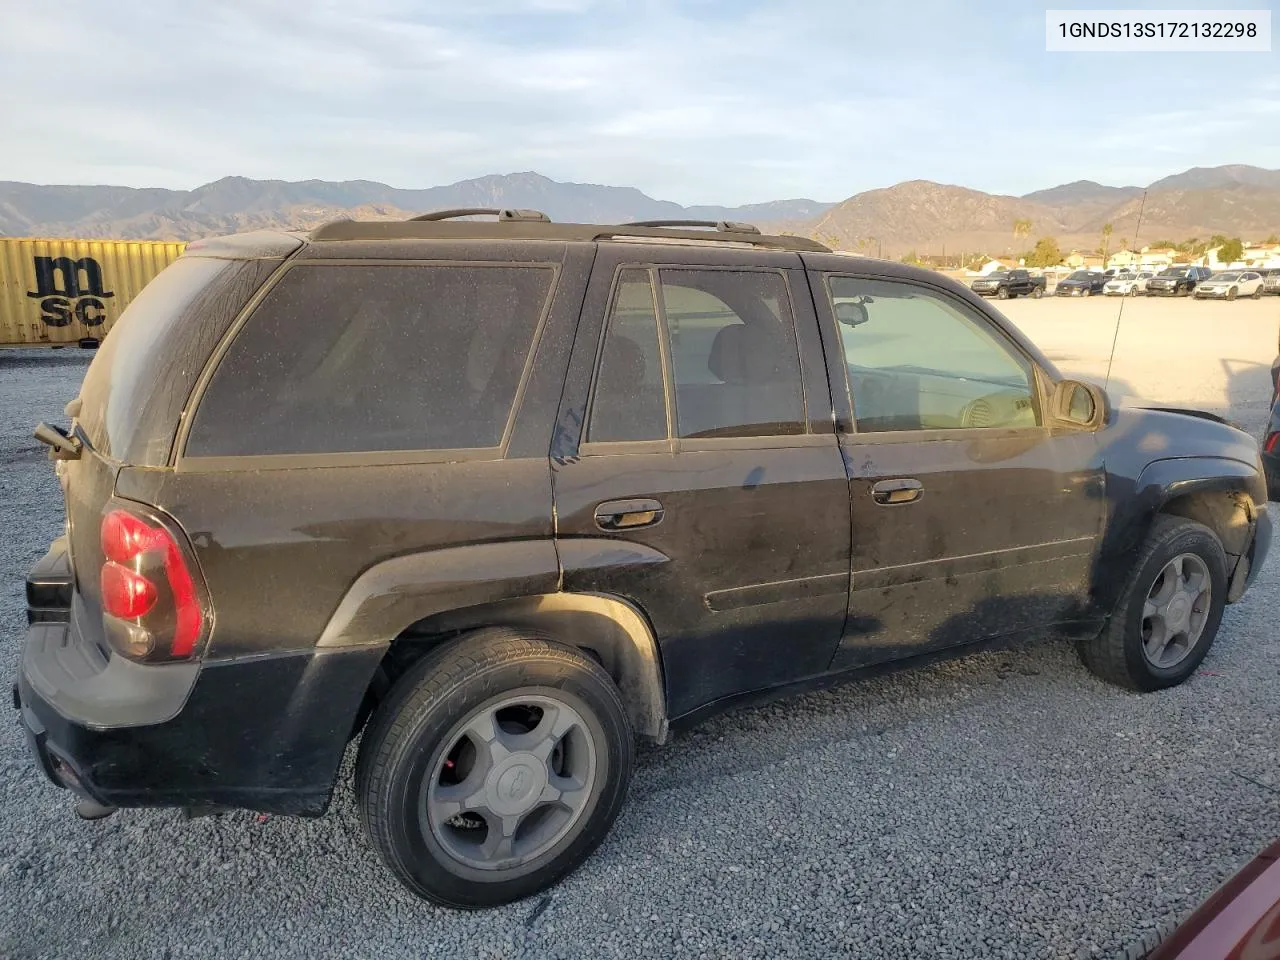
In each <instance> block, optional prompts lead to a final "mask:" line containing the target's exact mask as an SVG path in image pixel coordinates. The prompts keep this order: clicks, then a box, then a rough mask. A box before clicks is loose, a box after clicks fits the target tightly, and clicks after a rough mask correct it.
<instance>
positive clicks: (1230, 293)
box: [1227, 287, 1240, 300]
mask: <svg viewBox="0 0 1280 960" xmlns="http://www.w3.org/2000/svg"><path fill="white" fill-rule="evenodd" d="M1239 295H1240V291H1239V290H1237V289H1236V288H1235V287H1232V288H1231V289H1230V290H1228V291H1227V299H1228V300H1234V299H1235V298H1236V297H1238V296H1239Z"/></svg>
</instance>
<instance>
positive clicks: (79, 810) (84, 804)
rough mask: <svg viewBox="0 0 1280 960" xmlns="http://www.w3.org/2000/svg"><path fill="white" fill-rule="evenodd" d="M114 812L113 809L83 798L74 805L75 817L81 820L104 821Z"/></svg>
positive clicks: (114, 809)
mask: <svg viewBox="0 0 1280 960" xmlns="http://www.w3.org/2000/svg"><path fill="white" fill-rule="evenodd" d="M115 812H116V808H115V807H107V806H103V805H102V804H100V803H98V802H97V801H95V800H90V799H89V798H88V797H84V798H82V799H81V800H80V802H78V803H77V804H76V816H77V817H79V818H80V819H81V820H105V819H106V818H107V817H109V816H111V815H112V814H113V813H115Z"/></svg>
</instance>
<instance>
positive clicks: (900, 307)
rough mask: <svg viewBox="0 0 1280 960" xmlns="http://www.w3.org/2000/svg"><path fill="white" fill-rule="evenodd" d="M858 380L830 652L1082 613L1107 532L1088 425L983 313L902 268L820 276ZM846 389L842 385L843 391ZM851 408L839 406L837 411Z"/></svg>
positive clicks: (886, 652) (991, 632)
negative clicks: (1058, 418)
mask: <svg viewBox="0 0 1280 960" xmlns="http://www.w3.org/2000/svg"><path fill="white" fill-rule="evenodd" d="M814 294H815V299H816V300H817V301H818V303H819V305H820V310H821V312H822V313H823V314H825V321H824V323H825V324H826V325H825V326H824V328H823V329H824V333H828V331H829V334H830V335H829V340H828V343H829V347H830V348H831V349H830V353H831V354H833V355H834V359H835V367H836V369H834V370H833V382H835V383H838V382H840V381H841V380H844V381H845V382H847V384H848V390H849V392H850V394H851V401H852V407H851V410H850V413H851V416H850V417H849V418H848V422H846V423H844V424H843V425H842V428H841V431H840V444H841V448H842V449H843V451H844V453H845V457H846V459H847V461H848V466H849V476H850V485H849V495H850V503H851V508H850V514H851V517H852V525H853V536H852V539H853V543H852V593H851V597H850V604H849V618H848V623H847V625H846V630H845V637H844V640H843V642H842V645H841V650H840V653H839V654H838V656H837V659H836V665H837V666H865V665H869V664H874V663H877V662H881V661H886V660H893V659H899V658H902V657H907V656H912V655H915V654H920V653H927V652H930V651H932V650H936V649H940V648H944V647H950V646H955V645H958V644H964V643H969V642H973V641H977V640H983V639H987V638H991V637H998V636H1003V635H1008V634H1013V633H1018V632H1022V631H1025V630H1028V629H1030V628H1032V627H1035V626H1037V625H1044V624H1052V623H1057V622H1061V621H1063V620H1069V619H1072V618H1073V617H1074V616H1076V615H1078V614H1079V613H1080V611H1081V609H1082V607H1083V604H1084V600H1085V598H1086V596H1087V590H1088V583H1089V571H1090V566H1091V560H1092V557H1093V553H1094V550H1095V547H1096V541H1097V538H1098V536H1099V535H1100V534H1101V532H1102V524H1103V518H1104V500H1103V488H1102V469H1101V464H1100V463H1099V462H1098V456H1097V444H1096V442H1095V438H1094V436H1093V434H1092V433H1090V432H1088V431H1086V430H1082V429H1080V428H1075V427H1067V426H1063V425H1057V424H1052V423H1050V422H1048V418H1047V416H1046V413H1045V409H1044V408H1045V406H1046V404H1045V402H1044V400H1043V397H1042V393H1043V391H1042V390H1041V389H1040V387H1041V383H1042V377H1041V375H1040V374H1039V373H1038V372H1037V370H1036V366H1035V363H1034V361H1033V359H1032V358H1031V357H1030V356H1028V355H1027V354H1026V353H1025V352H1024V351H1023V350H1022V349H1021V348H1020V347H1019V346H1018V344H1017V343H1016V342H1015V341H1014V340H1013V338H1011V337H1010V336H1008V335H1007V334H1006V333H1005V331H1004V330H1002V329H1001V328H1000V326H999V324H997V323H995V322H993V320H992V318H989V317H987V316H985V315H984V314H983V313H982V312H981V311H980V310H978V309H977V308H975V307H974V306H973V305H972V304H970V303H967V302H966V301H965V300H963V299H962V298H960V297H957V296H955V295H953V294H951V293H949V292H948V291H945V290H943V289H941V288H939V287H933V286H930V285H927V284H925V283H921V282H917V281H914V280H909V279H906V278H889V277H870V276H861V277H860V276H840V275H827V276H825V277H818V276H814ZM845 399H849V398H845ZM841 419H845V418H841Z"/></svg>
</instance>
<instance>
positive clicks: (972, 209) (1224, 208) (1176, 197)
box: [791, 165, 1280, 257]
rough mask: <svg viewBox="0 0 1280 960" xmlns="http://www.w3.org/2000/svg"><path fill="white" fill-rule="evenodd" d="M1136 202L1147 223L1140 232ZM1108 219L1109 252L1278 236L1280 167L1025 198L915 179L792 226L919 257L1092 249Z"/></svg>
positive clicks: (856, 245) (1078, 187)
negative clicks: (1160, 242)
mask: <svg viewBox="0 0 1280 960" xmlns="http://www.w3.org/2000/svg"><path fill="white" fill-rule="evenodd" d="M1144 192H1145V195H1146V200H1145V205H1144V201H1143V195H1144ZM1139 209H1141V211H1142V224H1141V228H1140V233H1138V234H1137V235H1135V231H1138V230H1139V227H1138V212H1139ZM1017 220H1030V221H1031V224H1032V226H1031V230H1030V233H1029V234H1028V235H1027V236H1025V237H1024V236H1015V235H1014V222H1015V221H1017ZM1108 223H1109V224H1111V226H1112V234H1111V239H1110V241H1109V243H1110V248H1111V249H1112V250H1118V249H1120V248H1121V247H1122V245H1124V244H1128V245H1130V246H1132V247H1135V248H1136V247H1140V246H1142V245H1143V244H1144V243H1150V242H1151V241H1152V240H1156V239H1166V238H1167V239H1174V240H1182V239H1187V238H1190V237H1200V238H1204V239H1207V238H1208V237H1210V236H1212V235H1213V234H1215V233H1221V234H1224V235H1227V236H1238V237H1241V238H1243V239H1246V240H1248V239H1263V238H1265V237H1267V236H1269V235H1271V234H1273V233H1280V170H1264V169H1261V168H1259V167H1249V166H1243V165H1233V166H1227V167H1213V168H1196V169H1193V170H1188V171H1186V172H1185V173H1181V174H1177V175H1175V176H1171V177H1165V178H1164V179H1163V180H1158V181H1157V182H1156V183H1153V184H1152V185H1151V186H1150V187H1148V188H1147V189H1146V190H1145V191H1144V190H1143V188H1141V187H1107V186H1103V185H1102V184H1098V183H1094V182H1092V181H1088V180H1081V181H1076V182H1075V183H1068V184H1063V185H1062V186H1059V187H1052V188H1050V189H1048V190H1038V191H1036V192H1034V193H1029V194H1027V195H1025V196H1022V197H1003V196H995V195H992V194H987V193H982V192H980V191H977V190H969V189H967V188H964V187H955V186H948V185H945V184H939V183H932V182H930V181H926V180H915V181H910V182H907V183H900V184H898V185H896V186H893V187H888V188H885V189H882V190H869V191H867V192H866V193H860V194H856V195H855V196H852V197H850V198H849V199H848V200H845V201H844V202H843V203H839V204H836V205H835V206H834V207H832V208H831V209H830V210H827V211H825V212H824V213H823V214H822V215H821V216H819V217H815V218H814V219H813V220H811V221H809V222H807V223H799V224H793V225H791V228H792V229H793V230H795V232H798V233H806V234H809V235H811V236H816V237H818V238H819V239H822V240H824V242H835V243H836V244H837V245H839V246H840V248H841V249H846V250H861V251H865V252H868V253H876V252H882V253H883V255H884V256H895V257H896V256H901V255H902V254H904V253H907V252H908V251H912V250H914V251H915V252H917V253H919V254H921V255H924V254H932V255H937V254H940V253H947V254H958V253H963V252H983V253H988V254H1000V253H1019V252H1023V251H1026V250H1029V249H1031V247H1032V246H1034V245H1035V241H1036V239H1037V238H1038V237H1045V236H1051V237H1054V238H1055V239H1056V240H1057V241H1058V245H1059V246H1060V247H1062V248H1063V249H1064V250H1070V249H1082V250H1085V249H1088V250H1092V249H1095V248H1097V247H1100V246H1101V245H1102V228H1103V226H1104V225H1105V224H1108Z"/></svg>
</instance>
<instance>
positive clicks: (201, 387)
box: [170, 247, 561, 472]
mask: <svg viewBox="0 0 1280 960" xmlns="http://www.w3.org/2000/svg"><path fill="white" fill-rule="evenodd" d="M301 249H303V248H301V247H300V248H299V250H301ZM349 266H380V267H461V268H474V267H480V268H491V267H492V268H513V267H518V268H522V269H531V270H548V271H550V274H551V279H550V282H549V283H548V286H547V293H546V296H545V298H544V299H543V302H542V306H541V309H540V311H539V313H538V319H537V321H536V323H535V324H534V327H533V333H532V336H531V339H530V341H529V352H528V355H527V356H526V357H525V361H524V366H523V368H522V369H521V371H520V377H519V379H518V380H517V382H516V392H515V396H514V397H513V398H512V401H511V409H510V410H509V411H508V413H507V421H506V423H505V424H504V425H503V430H502V437H501V440H500V442H499V444H498V445H497V446H489V447H463V448H458V449H448V450H446V449H432V448H425V449H417V450H360V451H342V452H333V453H285V454H234V455H217V456H189V455H188V454H187V441H188V439H189V436H190V433H191V426H192V423H193V422H194V420H195V415H196V411H197V410H198V409H199V407H200V404H201V403H202V402H203V401H204V398H205V394H206V393H207V391H208V388H209V385H210V384H211V383H212V381H213V378H214V377H215V376H216V374H217V371H218V367H219V366H220V365H221V363H222V361H223V359H224V357H225V356H226V355H227V353H229V352H230V350H231V347H232V345H233V344H234V343H235V340H236V338H237V337H238V336H239V334H240V332H241V330H243V329H244V327H245V326H246V325H247V324H248V323H249V321H250V320H251V319H252V318H253V315H254V314H255V313H256V312H257V310H258V308H259V307H260V306H261V304H262V302H263V301H264V300H265V299H266V298H267V297H268V296H269V295H270V293H271V291H272V290H274V289H275V288H276V287H277V286H278V285H279V284H280V283H282V282H283V281H284V280H285V278H286V277H288V276H289V274H290V273H291V272H292V271H293V270H297V269H301V268H313V267H314V268H318V269H342V268H344V267H349ZM560 275H561V264H560V263H558V262H555V261H542V260H528V261H525V260H520V261H508V260H491V261H489V260H456V259H448V258H442V259H420V260H398V259H382V258H369V259H357V260H345V259H344V260H299V259H297V255H296V252H295V254H294V256H293V257H291V258H290V259H289V260H287V261H285V263H284V264H283V265H282V266H281V267H280V268H279V269H278V270H276V271H275V272H274V273H273V274H272V275H271V276H270V277H269V278H268V279H267V281H266V282H265V283H263V284H262V286H261V287H260V288H259V289H258V290H257V291H256V292H255V293H254V295H253V296H252V297H250V298H249V301H248V302H247V303H246V304H245V306H244V308H243V309H242V310H241V311H240V313H239V314H238V315H237V316H236V318H235V320H234V321H232V323H231V325H230V327H228V328H227V331H226V333H225V334H223V336H222V339H221V340H220V341H219V342H218V345H217V346H216V347H215V348H214V350H213V352H212V353H211V354H210V355H209V359H208V360H207V361H206V362H205V365H204V369H203V370H201V372H200V375H199V376H198V377H197V378H196V382H195V385H194V387H193V388H192V390H191V395H190V397H188V399H187V403H186V406H185V407H184V408H183V411H182V421H181V423H180V424H179V426H178V435H177V437H176V438H175V440H174V444H173V452H172V455H171V457H170V464H171V465H172V466H174V467H175V469H181V470H184V471H185V472H191V471H199V470H203V469H207V470H210V471H224V470H236V469H243V470H270V469H291V468H294V469H296V468H300V467H322V466H363V465H369V466H379V465H387V464H409V463H443V462H447V461H453V460H501V459H504V458H505V457H506V453H507V447H508V445H509V444H510V442H511V434H512V430H513V429H514V425H515V422H516V417H517V415H518V414H519V412H520V405H521V403H522V402H523V400H524V393H525V390H526V388H527V387H528V384H529V380H530V378H531V376H532V370H533V364H534V362H535V360H536V358H537V352H538V345H539V343H540V342H541V340H542V337H543V335H544V333H545V331H546V328H547V321H548V317H549V316H550V314H551V308H552V304H553V303H554V302H555V295H556V291H557V289H558V287H559V283H560Z"/></svg>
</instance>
